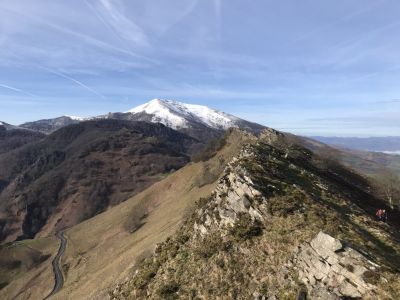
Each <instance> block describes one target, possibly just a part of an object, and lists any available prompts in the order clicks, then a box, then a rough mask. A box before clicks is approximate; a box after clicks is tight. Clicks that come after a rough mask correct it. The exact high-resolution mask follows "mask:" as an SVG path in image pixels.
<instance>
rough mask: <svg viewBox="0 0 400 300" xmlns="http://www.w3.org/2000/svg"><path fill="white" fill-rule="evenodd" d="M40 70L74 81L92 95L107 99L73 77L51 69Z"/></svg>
mask: <svg viewBox="0 0 400 300" xmlns="http://www.w3.org/2000/svg"><path fill="white" fill-rule="evenodd" d="M39 68H41V69H44V70H46V71H47V72H50V73H52V74H54V75H57V76H60V77H62V78H65V79H67V80H69V81H72V82H74V83H76V84H77V85H79V86H81V87H83V88H84V89H86V90H88V91H90V92H91V93H93V94H95V95H97V96H99V97H101V98H103V99H107V98H106V96H104V95H103V94H100V93H99V92H97V91H96V90H94V89H92V88H91V87H89V86H87V85H86V84H84V83H83V82H80V81H79V80H77V79H75V78H72V77H71V76H68V75H65V74H63V73H60V72H58V71H54V70H51V69H49V68H46V67H43V66H39Z"/></svg>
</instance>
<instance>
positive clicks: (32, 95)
mask: <svg viewBox="0 0 400 300" xmlns="http://www.w3.org/2000/svg"><path fill="white" fill-rule="evenodd" d="M0 87H2V88H5V89H8V90H11V91H14V92H18V93H22V94H25V95H28V96H31V97H37V96H36V95H34V94H32V93H29V92H26V91H24V90H21V89H19V88H16V87H13V86H9V85H6V84H1V83H0Z"/></svg>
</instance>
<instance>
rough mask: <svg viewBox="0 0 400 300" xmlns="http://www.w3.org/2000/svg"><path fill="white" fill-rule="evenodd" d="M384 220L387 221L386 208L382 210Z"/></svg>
mask: <svg viewBox="0 0 400 300" xmlns="http://www.w3.org/2000/svg"><path fill="white" fill-rule="evenodd" d="M382 221H383V222H385V223H386V221H387V212H386V209H384V210H382Z"/></svg>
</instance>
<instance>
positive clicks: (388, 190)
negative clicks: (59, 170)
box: [379, 170, 400, 210]
mask: <svg viewBox="0 0 400 300" xmlns="http://www.w3.org/2000/svg"><path fill="white" fill-rule="evenodd" d="M379 181H380V182H381V188H380V190H381V194H382V196H383V197H384V198H385V199H386V201H387V202H388V203H389V206H390V208H391V209H394V204H395V203H396V202H397V208H398V209H399V210H400V178H399V176H397V175H396V174H394V173H393V172H390V171H388V170H384V171H382V172H381V174H380V175H379Z"/></svg>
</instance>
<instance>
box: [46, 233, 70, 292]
mask: <svg viewBox="0 0 400 300" xmlns="http://www.w3.org/2000/svg"><path fill="white" fill-rule="evenodd" d="M56 236H57V237H58V238H59V239H60V241H61V244H60V248H59V249H58V253H57V255H56V257H54V259H53V261H52V265H53V272H54V280H55V282H54V288H53V290H52V291H51V293H50V294H49V295H48V296H47V297H46V298H44V299H47V298H49V297H50V296H53V295H54V294H55V293H57V292H58V291H59V290H61V288H62V287H63V285H64V276H63V274H62V272H61V268H60V258H61V256H62V255H63V254H64V252H65V248H66V246H67V239H66V238H65V237H64V232H63V231H59V232H57V235H56Z"/></svg>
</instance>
